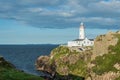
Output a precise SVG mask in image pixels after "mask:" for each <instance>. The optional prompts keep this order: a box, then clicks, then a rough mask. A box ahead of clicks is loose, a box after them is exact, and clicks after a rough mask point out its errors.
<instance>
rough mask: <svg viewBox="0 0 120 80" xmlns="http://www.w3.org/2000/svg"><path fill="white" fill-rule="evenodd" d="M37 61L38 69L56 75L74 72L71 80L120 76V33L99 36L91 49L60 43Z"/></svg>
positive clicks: (109, 78) (102, 79)
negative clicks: (74, 48) (78, 50)
mask: <svg viewBox="0 0 120 80" xmlns="http://www.w3.org/2000/svg"><path fill="white" fill-rule="evenodd" d="M36 64H37V69H38V70H43V71H47V72H49V73H52V75H56V74H55V73H57V77H61V76H71V75H74V76H73V77H70V79H71V80H82V79H83V78H85V80H111V79H112V80H120V33H118V32H116V33H112V32H110V33H108V34H106V35H102V36H98V37H97V38H96V40H95V44H94V47H93V49H92V48H91V50H85V51H82V52H77V51H75V50H72V49H71V48H69V47H65V46H59V47H57V48H55V49H53V50H52V51H51V54H50V56H42V57H39V58H38V60H37V62H36ZM58 80H59V79H58ZM62 80H69V79H62Z"/></svg>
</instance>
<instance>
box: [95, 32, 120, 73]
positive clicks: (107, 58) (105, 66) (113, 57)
mask: <svg viewBox="0 0 120 80" xmlns="http://www.w3.org/2000/svg"><path fill="white" fill-rule="evenodd" d="M114 36H115V37H117V38H118V42H117V44H116V45H115V46H111V45H110V46H109V54H104V55H103V56H98V57H96V59H95V60H94V61H93V63H94V64H95V65H96V66H95V67H93V72H95V73H96V74H98V75H101V74H103V73H105V72H109V71H113V72H116V71H118V70H117V69H116V68H115V67H114V65H115V64H116V63H120V34H115V35H114ZM113 52H114V54H112V53H113Z"/></svg>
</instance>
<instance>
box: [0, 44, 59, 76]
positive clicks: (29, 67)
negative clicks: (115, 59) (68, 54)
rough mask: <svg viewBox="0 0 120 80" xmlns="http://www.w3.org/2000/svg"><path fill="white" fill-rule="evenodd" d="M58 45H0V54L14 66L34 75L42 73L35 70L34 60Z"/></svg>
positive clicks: (47, 53)
mask: <svg viewBox="0 0 120 80" xmlns="http://www.w3.org/2000/svg"><path fill="white" fill-rule="evenodd" d="M57 46H58V45H0V56H3V57H4V58H5V59H6V60H7V61H9V62H11V63H12V64H14V65H15V66H16V68H17V69H20V70H23V71H25V72H26V73H30V74H34V75H42V73H41V72H39V71H36V69H35V61H36V60H37V58H38V57H39V56H41V55H49V54H50V51H51V50H52V49H54V48H55V47H57Z"/></svg>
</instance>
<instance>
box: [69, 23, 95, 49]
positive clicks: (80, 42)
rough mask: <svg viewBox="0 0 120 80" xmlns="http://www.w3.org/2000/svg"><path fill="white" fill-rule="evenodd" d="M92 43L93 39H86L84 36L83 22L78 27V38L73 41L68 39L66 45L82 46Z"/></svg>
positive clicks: (91, 44)
mask: <svg viewBox="0 0 120 80" xmlns="http://www.w3.org/2000/svg"><path fill="white" fill-rule="evenodd" d="M93 45H94V39H88V38H87V37H86V36H85V27H84V24H83V23H81V24H80V28H79V39H75V40H73V41H68V47H74V46H76V47H82V46H93Z"/></svg>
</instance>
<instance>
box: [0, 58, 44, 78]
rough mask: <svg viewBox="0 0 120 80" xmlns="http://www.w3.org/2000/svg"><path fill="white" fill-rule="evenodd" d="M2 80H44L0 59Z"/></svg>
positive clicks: (0, 76)
mask: <svg viewBox="0 0 120 80" xmlns="http://www.w3.org/2000/svg"><path fill="white" fill-rule="evenodd" d="M0 80H43V79H42V78H40V77H38V76H34V75H31V74H27V73H24V72H22V71H20V70H17V69H15V67H14V66H13V65H12V64H11V63H9V62H7V61H5V60H4V59H3V57H0Z"/></svg>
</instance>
